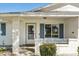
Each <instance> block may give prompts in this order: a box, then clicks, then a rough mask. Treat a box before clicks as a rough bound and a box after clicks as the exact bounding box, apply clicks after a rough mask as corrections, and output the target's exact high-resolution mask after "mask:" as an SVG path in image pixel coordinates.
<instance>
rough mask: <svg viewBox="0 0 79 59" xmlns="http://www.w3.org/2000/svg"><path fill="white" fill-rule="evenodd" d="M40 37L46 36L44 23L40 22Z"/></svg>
mask: <svg viewBox="0 0 79 59" xmlns="http://www.w3.org/2000/svg"><path fill="white" fill-rule="evenodd" d="M40 38H44V24H40Z"/></svg>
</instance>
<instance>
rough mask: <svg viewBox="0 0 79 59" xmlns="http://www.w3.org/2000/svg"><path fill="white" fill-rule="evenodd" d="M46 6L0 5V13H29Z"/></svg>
mask: <svg viewBox="0 0 79 59" xmlns="http://www.w3.org/2000/svg"><path fill="white" fill-rule="evenodd" d="M45 5H48V4H47V3H0V13H5V12H19V11H30V10H32V9H34V8H38V7H42V6H45Z"/></svg>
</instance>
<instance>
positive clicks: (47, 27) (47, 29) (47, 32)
mask: <svg viewBox="0 0 79 59" xmlns="http://www.w3.org/2000/svg"><path fill="white" fill-rule="evenodd" d="M45 37H46V38H50V37H51V24H46V25H45Z"/></svg>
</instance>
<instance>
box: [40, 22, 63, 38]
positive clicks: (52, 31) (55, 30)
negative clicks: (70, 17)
mask: <svg viewBox="0 0 79 59" xmlns="http://www.w3.org/2000/svg"><path fill="white" fill-rule="evenodd" d="M40 38H64V24H40Z"/></svg>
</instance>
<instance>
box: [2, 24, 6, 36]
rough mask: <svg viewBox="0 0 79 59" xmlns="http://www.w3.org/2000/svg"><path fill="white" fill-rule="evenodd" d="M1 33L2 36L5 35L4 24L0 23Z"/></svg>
mask: <svg viewBox="0 0 79 59" xmlns="http://www.w3.org/2000/svg"><path fill="white" fill-rule="evenodd" d="M1 31H2V33H1V35H2V36H4V35H6V23H1Z"/></svg>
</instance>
